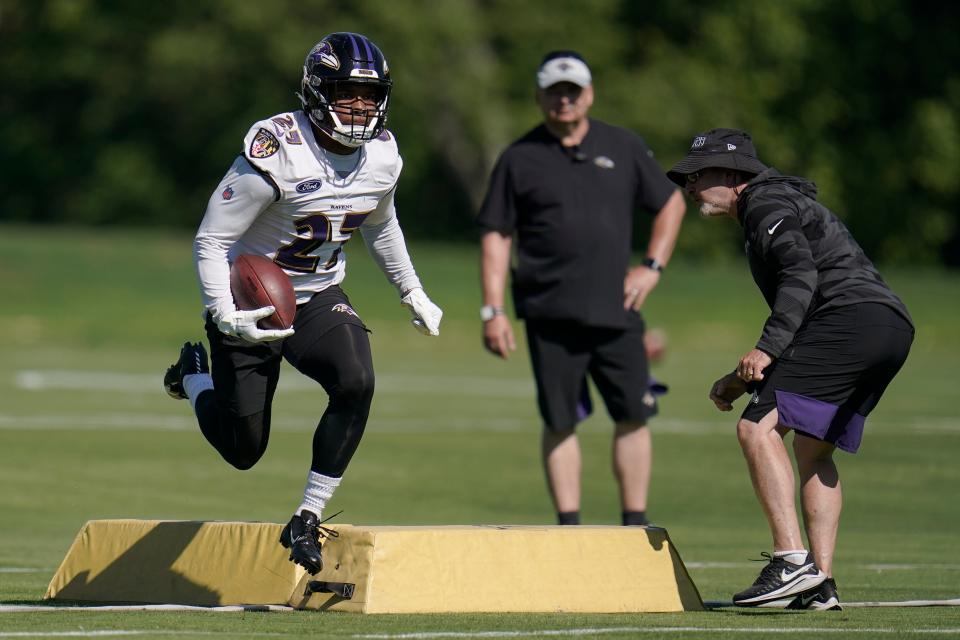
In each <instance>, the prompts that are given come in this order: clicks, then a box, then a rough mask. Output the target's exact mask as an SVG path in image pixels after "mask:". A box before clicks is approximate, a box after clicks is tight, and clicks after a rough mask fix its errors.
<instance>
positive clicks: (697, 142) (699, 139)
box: [690, 136, 707, 149]
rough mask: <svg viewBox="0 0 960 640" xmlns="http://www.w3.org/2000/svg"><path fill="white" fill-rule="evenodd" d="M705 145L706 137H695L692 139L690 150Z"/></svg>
mask: <svg viewBox="0 0 960 640" xmlns="http://www.w3.org/2000/svg"><path fill="white" fill-rule="evenodd" d="M705 144H707V138H706V136H697V137H696V138H694V139H693V144H692V145H691V146H690V148H691V149H699V148H700V147H702V146H703V145H705Z"/></svg>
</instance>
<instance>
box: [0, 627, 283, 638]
mask: <svg viewBox="0 0 960 640" xmlns="http://www.w3.org/2000/svg"><path fill="white" fill-rule="evenodd" d="M221 635H230V636H242V637H276V636H283V635H286V634H283V633H269V632H266V631H263V632H257V631H240V632H237V631H230V632H229V633H224V632H221V631H172V630H169V631H168V630H164V629H142V630H141V629H90V630H84V631H0V638H111V637H115V636H221Z"/></svg>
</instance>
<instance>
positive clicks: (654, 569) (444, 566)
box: [289, 525, 703, 613]
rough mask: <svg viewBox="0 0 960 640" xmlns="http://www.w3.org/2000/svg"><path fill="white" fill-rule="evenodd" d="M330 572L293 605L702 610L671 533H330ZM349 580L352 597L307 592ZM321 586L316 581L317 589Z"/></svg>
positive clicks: (504, 529) (302, 587)
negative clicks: (333, 535)
mask: <svg viewBox="0 0 960 640" xmlns="http://www.w3.org/2000/svg"><path fill="white" fill-rule="evenodd" d="M333 528H334V529H336V530H337V531H338V532H339V533H340V536H339V537H338V538H336V539H335V540H333V541H332V542H330V543H328V544H327V545H326V546H325V547H324V569H323V571H321V572H320V573H319V574H317V575H316V576H310V575H304V576H303V577H302V578H301V579H300V584H299V585H297V588H296V591H295V592H294V594H293V596H292V597H291V599H290V601H289V604H290V605H292V606H294V607H297V608H301V609H320V610H332V611H351V612H356V613H440V612H448V613H450V612H508V611H513V612H556V611H569V612H593V613H615V612H616V613H626V612H653V611H702V610H703V602H702V601H701V599H700V594H699V593H698V592H697V588H696V586H695V585H694V584H693V581H692V580H691V579H690V576H689V574H688V573H687V570H686V568H685V567H684V565H683V561H682V560H681V559H680V555H679V554H678V553H677V550H676V549H675V548H674V546H673V544H672V542H671V541H670V537H669V535H668V534H667V531H666V530H665V529H660V528H656V527H646V528H644V527H601V526H579V527H559V526H554V527H529V526H445V527H351V526H349V525H340V526H336V527H333ZM311 582H314V583H317V582H325V583H350V584H352V585H354V589H353V593H352V595H351V597H350V598H349V599H346V598H344V597H342V596H341V595H335V594H333V593H312V594H309V592H308V586H309V585H310V583H311ZM317 586H319V585H317Z"/></svg>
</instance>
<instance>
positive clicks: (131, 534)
mask: <svg viewBox="0 0 960 640" xmlns="http://www.w3.org/2000/svg"><path fill="white" fill-rule="evenodd" d="M282 528H283V526H282V525H279V524H267V523H259V522H189V521H187V522H185V521H162V520H91V521H90V522H88V523H87V524H85V525H84V526H83V528H82V529H81V530H80V533H79V534H77V537H76V539H75V540H74V541H73V545H72V546H71V547H70V550H69V551H68V552H67V555H66V557H65V558H64V560H63V563H62V564H61V565H60V568H59V569H57V572H56V573H55V574H54V576H53V579H52V580H51V581H50V585H49V586H48V587H47V592H46V593H45V594H44V596H43V597H44V599H53V600H83V601H92V602H133V603H159V604H192V605H202V606H216V605H228V604H285V603H286V602H287V600H288V599H289V598H290V594H291V592H292V591H293V590H294V588H295V587H296V585H297V584H298V582H299V581H300V578H301V577H302V576H303V575H305V573H306V572H305V571H304V570H303V569H301V568H300V567H298V566H296V565H294V564H293V563H291V562H290V561H289V560H287V557H288V553H287V551H286V550H285V549H283V547H281V546H280V544H279V543H278V540H279V538H280V531H281V529H282Z"/></svg>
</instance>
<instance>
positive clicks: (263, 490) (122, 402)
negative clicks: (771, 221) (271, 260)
mask: <svg viewBox="0 0 960 640" xmlns="http://www.w3.org/2000/svg"><path fill="white" fill-rule="evenodd" d="M689 224H704V222H701V221H698V220H691V221H690V222H689ZM351 250H352V251H351V253H350V256H351V264H350V269H349V276H348V278H347V281H346V283H345V288H346V290H347V291H348V293H349V294H350V295H351V298H352V301H353V303H354V306H355V307H356V308H357V310H358V311H359V312H360V314H361V316H362V317H363V318H364V319H365V321H366V322H367V324H368V326H369V327H370V328H371V329H372V330H373V334H372V342H373V348H374V358H375V363H376V367H377V373H378V381H377V395H376V397H375V399H374V407H373V412H372V415H371V419H370V423H369V426H368V430H367V433H366V436H365V438H364V442H363V444H362V445H361V447H360V450H359V452H358V454H357V456H356V457H355V459H354V462H353V464H352V466H351V468H350V469H349V471H348V473H347V475H346V478H345V481H344V484H343V486H342V488H341V489H340V490H339V492H338V493H337V495H336V496H335V498H334V500H333V502H332V504H331V505H330V506H329V509H330V511H329V513H333V512H334V511H336V510H338V509H343V510H344V514H343V515H342V516H340V518H338V520H339V521H341V522H348V523H353V524H458V523H497V524H544V523H548V524H549V523H552V519H553V513H552V509H551V508H550V505H549V501H548V499H547V495H546V491H545V488H544V484H543V480H542V476H541V471H540V466H539V458H538V436H537V433H538V420H537V415H536V411H535V403H534V398H533V390H532V383H531V381H530V373H529V367H528V364H527V361H526V355H525V353H524V351H523V349H524V348H525V346H524V345H523V344H521V345H520V351H519V352H518V354H517V356H516V357H514V358H512V359H511V360H510V361H508V362H501V361H498V360H496V359H494V358H492V357H490V356H488V355H486V354H485V353H484V352H483V351H482V349H481V347H480V337H479V335H480V334H479V331H480V324H479V320H478V319H477V315H476V310H477V307H478V306H479V294H478V276H477V270H476V250H475V248H474V247H471V246H465V247H463V246H436V245H432V246H428V245H413V246H412V254H413V257H414V260H415V263H416V265H417V267H418V270H419V272H420V275H421V277H422V279H423V281H424V283H425V284H426V286H427V290H428V292H429V293H430V295H431V297H433V298H434V300H436V301H437V302H438V303H439V304H440V305H441V306H442V307H443V308H444V311H445V317H444V323H443V327H442V335H441V336H440V337H439V338H438V339H427V338H424V337H422V336H420V335H419V334H418V333H416V331H415V330H414V329H413V328H412V327H411V326H410V325H409V323H408V321H407V312H406V311H405V310H404V309H402V308H401V307H400V306H399V302H398V300H397V297H396V294H395V293H394V291H393V290H392V288H391V287H390V286H389V285H387V284H386V282H385V280H384V279H383V277H382V276H381V275H380V274H379V273H378V272H377V271H376V268H375V267H374V266H373V265H372V263H371V261H370V260H369V259H368V258H367V256H366V254H365V251H364V250H363V248H362V247H361V246H360V244H359V243H357V244H356V245H351ZM884 273H885V275H886V276H887V278H888V280H889V281H890V282H891V284H892V285H893V287H894V288H895V290H897V291H898V293H900V295H901V297H902V298H903V299H904V300H905V301H906V302H907V305H908V306H909V307H910V309H911V311H912V313H913V315H914V318H915V320H916V322H917V326H918V335H917V340H916V343H915V344H914V349H913V352H912V354H911V358H910V360H909V361H908V363H907V365H906V366H905V368H904V370H903V372H902V373H901V375H900V376H899V377H898V378H897V380H896V381H895V382H894V384H893V385H891V387H890V389H889V391H888V393H887V396H886V397H885V398H884V401H883V402H882V403H881V405H880V406H879V408H878V409H877V410H876V412H875V413H874V415H873V416H872V417H871V419H870V421H869V423H868V428H867V433H866V436H865V440H864V445H863V448H862V449H861V452H860V453H859V454H858V455H856V456H850V455H846V454H838V456H839V463H840V468H841V474H842V477H843V482H844V488H845V490H846V504H845V511H844V519H843V522H842V525H841V537H840V542H839V547H838V550H837V558H836V572H835V573H836V576H837V581H838V585H839V587H840V591H841V595H842V597H843V598H844V600H847V601H893V600H916V599H948V598H958V597H960V537H958V535H957V530H958V528H960V510H958V507H957V498H956V492H957V490H958V488H960V466H958V464H957V459H958V454H960V415H958V414H960V412H958V410H957V403H956V397H957V384H958V381H960V323H958V321H957V318H958V317H960V275H958V274H945V273H943V272H937V271H922V272H921V271H906V270H901V271H896V270H884ZM0 300H2V303H0V329H2V332H3V336H4V341H3V342H4V347H3V352H2V353H3V355H2V357H0V604H13V603H24V604H34V603H37V601H38V600H39V598H40V596H41V595H42V593H43V591H44V589H45V587H46V584H47V582H48V581H49V579H50V577H51V575H52V573H53V571H54V570H55V568H56V566H57V565H58V563H59V562H60V560H61V559H62V557H63V554H64V553H65V551H66V550H67V547H68V546H69V544H70V542H71V541H72V539H73V537H74V536H75V535H76V533H77V531H78V530H79V529H80V527H81V526H82V525H83V523H84V522H86V521H87V520H90V519H96V518H118V517H132V518H150V519H155V518H169V519H217V520H261V521H270V522H284V521H286V519H287V518H288V517H289V514H290V512H291V510H292V509H293V508H294V507H296V505H297V504H298V502H299V498H300V495H301V492H302V490H303V484H304V479H305V475H306V471H307V467H308V465H309V458H310V452H309V447H310V434H311V433H312V431H313V428H314V425H315V424H316V420H317V419H318V418H319V415H320V413H321V412H322V410H323V407H324V404H325V397H324V395H323V393H322V391H321V390H320V389H319V388H316V389H314V388H313V387H311V386H309V385H308V384H307V383H306V382H305V381H304V380H303V379H302V378H300V377H299V376H298V374H296V373H295V372H293V371H292V370H290V369H287V370H285V372H284V374H283V379H282V381H281V384H280V389H279V391H278V394H277V400H276V403H275V410H274V425H275V426H274V433H273V435H272V441H271V445H270V448H269V450H268V451H267V454H266V456H265V457H264V459H263V460H262V461H261V462H260V463H259V464H258V465H257V466H256V467H255V468H254V469H253V470H251V471H248V472H238V471H235V470H233V469H232V468H230V467H228V466H227V465H226V464H225V463H223V462H222V461H221V460H220V459H219V457H218V456H217V455H216V453H215V452H214V451H213V450H212V449H210V448H209V447H208V446H207V444H206V443H205V441H204V440H203V439H202V436H201V435H200V434H199V431H198V430H197V429H196V427H195V424H194V421H193V419H192V416H191V414H190V411H189V406H188V405H187V404H186V403H183V402H179V403H178V402H173V401H171V400H170V399H169V398H167V397H166V395H165V394H164V393H163V391H162V389H161V377H162V373H163V371H164V369H165V367H166V366H167V365H168V364H169V363H170V362H171V361H172V359H174V358H175V357H176V355H177V351H178V349H179V346H180V344H182V342H183V341H184V340H186V339H199V338H200V337H201V323H200V317H199V314H200V309H199V298H198V295H197V293H196V286H195V283H194V276H193V271H192V263H191V257H190V237H189V236H188V235H176V234H168V233H165V232H150V233H147V232H118V231H96V230H78V229H51V228H44V227H36V228H29V227H9V226H8V227H4V226H0ZM648 307H649V308H648V311H647V318H648V325H649V326H658V327H663V328H665V329H666V330H667V332H668V335H669V340H670V344H669V347H668V354H667V357H666V358H665V359H664V361H663V362H662V363H660V364H658V365H657V366H656V367H655V370H654V373H655V374H656V375H657V376H658V377H659V378H661V379H663V380H665V381H667V382H668V383H669V384H670V385H671V392H670V394H669V395H668V396H666V397H665V398H664V399H663V400H662V403H661V417H660V418H658V419H656V421H655V422H654V423H653V429H654V438H655V440H654V447H655V466H654V471H653V488H652V495H651V508H650V513H651V516H652V517H653V519H654V520H655V522H657V523H658V524H660V525H662V526H665V527H666V528H667V529H668V530H669V532H670V535H671V537H672V539H673V541H674V543H675V544H676V545H677V547H678V549H679V551H680V553H681V555H682V556H683V558H684V560H685V561H686V562H687V564H688V567H689V569H690V572H691V574H692V576H693V578H694V580H695V582H696V584H697V586H698V588H699V589H700V592H701V594H702V596H703V598H704V599H705V600H728V599H729V597H730V595H731V594H732V593H733V592H734V591H737V590H739V589H741V588H743V587H744V586H746V585H748V584H749V583H750V582H751V581H752V580H753V578H754V577H755V575H756V572H757V571H758V569H759V567H760V566H761V565H759V564H757V563H752V562H750V561H749V560H750V559H751V558H758V557H759V552H760V551H763V550H766V549H767V548H768V545H769V541H768V534H767V530H766V525H765V522H764V520H763V517H762V515H761V513H760V510H759V507H758V506H757V504H756V502H755V499H754V497H753V494H752V491H751V488H750V484H749V479H748V477H747V474H746V468H745V465H744V463H743V461H742V459H741V456H740V453H739V448H738V447H737V444H736V439H735V436H734V433H733V426H734V423H735V417H736V414H721V413H719V412H717V411H716V410H714V409H713V407H712V404H711V403H710V402H709V401H708V400H707V399H706V392H707V389H708V388H709V385H710V383H711V382H712V381H713V380H714V379H715V378H716V377H718V376H719V375H720V374H722V373H724V372H726V371H729V370H730V369H731V368H732V367H733V365H734V364H735V362H736V359H737V358H738V357H739V356H740V355H741V354H742V353H743V352H744V351H745V350H746V349H747V348H748V347H749V346H751V345H752V344H753V342H754V340H755V338H756V335H757V333H758V331H759V328H760V326H761V323H762V321H763V318H764V317H765V307H764V305H763V303H762V300H761V298H760V295H759V293H758V292H757V291H756V289H755V287H754V285H753V283H752V281H751V280H750V277H749V274H748V273H747V270H746V267H745V265H743V264H740V263H737V262H734V263H732V264H730V265H721V266H714V265H709V264H703V265H682V264H673V265H671V267H670V269H669V270H668V271H667V272H666V274H665V276H664V278H663V280H662V281H661V286H660V288H659V289H658V290H657V291H656V292H655V293H654V295H653V296H652V298H651V299H650V301H649V303H648ZM518 328H519V327H518ZM601 413H602V412H601ZM609 432H610V430H609V425H608V422H607V419H606V417H605V416H604V415H602V414H601V415H599V416H596V415H595V416H594V417H592V418H591V419H590V420H588V421H587V422H586V423H585V424H584V425H583V426H582V429H581V434H582V438H583V450H584V483H583V490H584V503H583V516H584V520H585V522H586V523H590V524H617V523H618V522H619V508H618V505H617V499H616V490H615V484H614V481H613V478H612V476H611V473H610V470H609V462H608V459H609V441H610V435H609ZM814 632H829V637H846V636H849V637H871V636H880V637H890V636H895V637H913V636H917V637H929V636H931V635H934V636H935V637H945V636H946V637H949V636H957V637H960V609H957V608H942V607H940V608H909V609H907V608H871V609H862V608H861V609H852V608H851V609H847V610H846V611H844V612H843V613H840V614H804V613H788V612H782V611H780V612H778V611H772V612H768V611H750V610H734V609H719V610H715V611H711V612H705V613H688V614H658V615H652V614H644V615H572V614H566V615H565V614H554V615H455V616H452V615H433V616H420V615H416V616H355V615H349V614H332V613H327V614H321V613H311V612H296V613H249V612H247V613H216V614H215V613H207V612H181V613H173V612H169V613H160V612H138V613H129V612H124V613H108V612H72V611H57V612H52V613H47V612H43V613H0V639H2V638H6V637H41V636H51V637H55V636H58V635H71V634H73V635H103V636H110V635H122V634H127V635H129V634H136V635H142V636H145V637H150V636H156V637H169V636H170V635H176V636H177V637H190V636H197V637H200V636H203V637H209V636H223V637H246V636H259V635H288V634H289V635H295V634H298V635H304V634H306V635H308V636H317V637H319V636H324V637H353V638H362V637H382V638H400V637H408V638H443V637H468V638H469V637H478V638H479V637H518V636H519V637H525V636H542V635H543V636H552V635H571V636H577V637H644V638H674V637H679V636H683V637H707V638H745V637H749V638H755V637H758V636H765V635H774V634H775V635H776V637H778V638H800V637H808V636H810V635H812V634H813V633H814Z"/></svg>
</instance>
